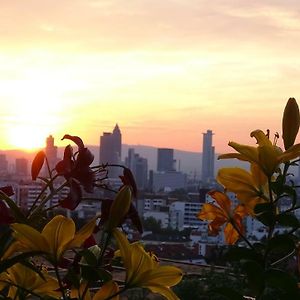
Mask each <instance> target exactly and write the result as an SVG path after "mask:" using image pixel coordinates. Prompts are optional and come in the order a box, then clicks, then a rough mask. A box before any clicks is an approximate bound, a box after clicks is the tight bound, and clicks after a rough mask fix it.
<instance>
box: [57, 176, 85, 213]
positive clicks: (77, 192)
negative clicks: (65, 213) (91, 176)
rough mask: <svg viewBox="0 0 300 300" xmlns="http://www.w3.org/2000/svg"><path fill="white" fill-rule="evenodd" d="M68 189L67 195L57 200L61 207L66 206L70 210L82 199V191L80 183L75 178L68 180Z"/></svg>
mask: <svg viewBox="0 0 300 300" xmlns="http://www.w3.org/2000/svg"><path fill="white" fill-rule="evenodd" d="M69 186H70V191H69V194H68V196H67V197H66V198H65V199H63V200H61V201H59V204H60V206H61V207H64V208H68V209H70V210H74V209H75V208H76V207H77V206H78V204H79V203H80V201H81V199H82V192H81V187H80V184H79V183H78V182H77V181H75V180H72V179H71V180H70V185H69Z"/></svg>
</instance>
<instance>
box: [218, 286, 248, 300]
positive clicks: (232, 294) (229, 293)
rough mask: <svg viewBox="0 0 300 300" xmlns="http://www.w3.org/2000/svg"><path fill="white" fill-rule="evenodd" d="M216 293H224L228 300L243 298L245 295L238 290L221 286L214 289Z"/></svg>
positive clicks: (241, 299)
mask: <svg viewBox="0 0 300 300" xmlns="http://www.w3.org/2000/svg"><path fill="white" fill-rule="evenodd" d="M214 293H216V294H219V295H222V296H223V297H224V298H226V299H228V300H243V299H244V297H243V295H241V294H240V293H238V292H237V291H235V290H234V289H232V288H229V287H221V288H217V289H215V290H214Z"/></svg>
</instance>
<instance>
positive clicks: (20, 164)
mask: <svg viewBox="0 0 300 300" xmlns="http://www.w3.org/2000/svg"><path fill="white" fill-rule="evenodd" d="M16 175H21V176H26V175H28V160H27V159H26V158H17V159H16Z"/></svg>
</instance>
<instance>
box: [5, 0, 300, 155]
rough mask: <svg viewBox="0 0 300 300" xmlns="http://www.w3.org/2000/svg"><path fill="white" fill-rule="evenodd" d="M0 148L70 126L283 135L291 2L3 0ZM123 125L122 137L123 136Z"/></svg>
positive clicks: (95, 131)
mask: <svg viewBox="0 0 300 300" xmlns="http://www.w3.org/2000/svg"><path fill="white" fill-rule="evenodd" d="M1 11H2V13H3V14H2V19H1V32H2V34H1V38H0V41H1V43H0V49H1V55H0V61H1V66H2V68H1V71H0V85H1V89H0V104H1V114H0V130H1V132H2V133H3V134H2V136H1V140H0V149H13V148H23V149H32V148H41V147H43V144H44V139H45V137H47V136H49V135H50V134H52V135H53V136H55V137H56V138H57V141H58V143H57V145H58V146H64V145H65V143H64V142H61V141H60V140H59V139H60V138H61V137H63V136H64V134H66V133H68V134H71V135H78V136H81V137H82V138H83V140H84V141H85V143H86V144H89V145H97V144H98V139H99V135H100V134H101V133H102V132H106V131H109V130H110V128H111V126H112V124H115V123H116V122H118V123H119V124H120V126H121V127H122V129H123V131H124V137H123V140H124V143H126V144H131V145H134V144H141V145H153V146H156V147H160V148H167V147H169V148H174V149H182V150H186V151H194V152H197V151H199V149H202V138H201V132H204V131H205V130H206V129H207V128H210V129H211V130H212V131H213V132H214V133H215V136H214V145H215V148H216V152H218V153H221V152H228V151H229V147H228V146H227V144H228V142H229V141H230V140H234V141H237V142H240V143H247V144H255V141H253V140H251V138H250V132H251V131H252V130H255V129H258V128H259V129H262V130H266V129H270V130H271V133H275V132H279V133H281V128H280V123H281V117H282V110H283V108H284V106H285V103H286V101H287V99H288V98H289V97H295V98H296V99H297V100H300V90H299V84H298V83H299V74H300V59H299V51H300V33H299V32H300V17H299V14H300V13H299V11H300V3H298V2H297V1H292V0H287V1H280V0H279V1H271V0H266V1H263V2H261V1H257V0H254V1H251V2H249V1H246V0H242V1H238V2H237V1H233V0H229V1H223V0H216V1H213V2H211V1H208V0H201V1H197V0H191V1H183V0H167V1H164V2H161V1H157V0H154V1H147V0H133V1H130V3H127V4H126V7H125V6H124V5H123V2H121V1H120V0H105V1H97V0H76V1H72V2H70V1H68V0H61V1H59V4H55V5H54V4H53V1H50V0H45V1H42V2H41V1H37V0H30V1H25V2H24V1H5V2H3V3H1ZM125 133H126V134H125Z"/></svg>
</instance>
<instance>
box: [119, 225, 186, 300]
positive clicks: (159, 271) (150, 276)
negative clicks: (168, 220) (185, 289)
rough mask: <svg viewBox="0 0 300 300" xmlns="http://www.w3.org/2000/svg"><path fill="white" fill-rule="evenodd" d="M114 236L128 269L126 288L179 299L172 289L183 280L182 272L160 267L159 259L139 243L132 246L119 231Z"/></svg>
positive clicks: (172, 299) (168, 267)
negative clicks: (140, 289)
mask: <svg viewBox="0 0 300 300" xmlns="http://www.w3.org/2000/svg"><path fill="white" fill-rule="evenodd" d="M113 235H114V237H115V239H116V241H117V243H118V246H119V249H120V250H119V252H117V253H119V254H120V256H121V257H122V260H123V264H124V267H125V269H126V279H125V287H126V288H134V287H141V288H147V289H149V290H150V291H152V292H153V293H158V294H160V295H162V296H164V297H165V298H167V299H169V300H178V299H179V298H178V297H177V296H176V295H175V293H174V292H173V291H172V290H171V289H170V287H171V286H174V285H176V284H177V283H178V282H180V280H181V278H182V271H181V270H180V269H178V268H176V267H174V266H160V265H159V263H158V261H157V258H156V257H155V256H153V255H151V254H149V253H147V252H146V251H145V249H144V248H143V247H142V245H141V244H139V243H132V244H130V243H129V242H128V240H127V238H126V237H125V235H124V234H123V233H122V232H121V231H119V230H118V229H114V230H113Z"/></svg>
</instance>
